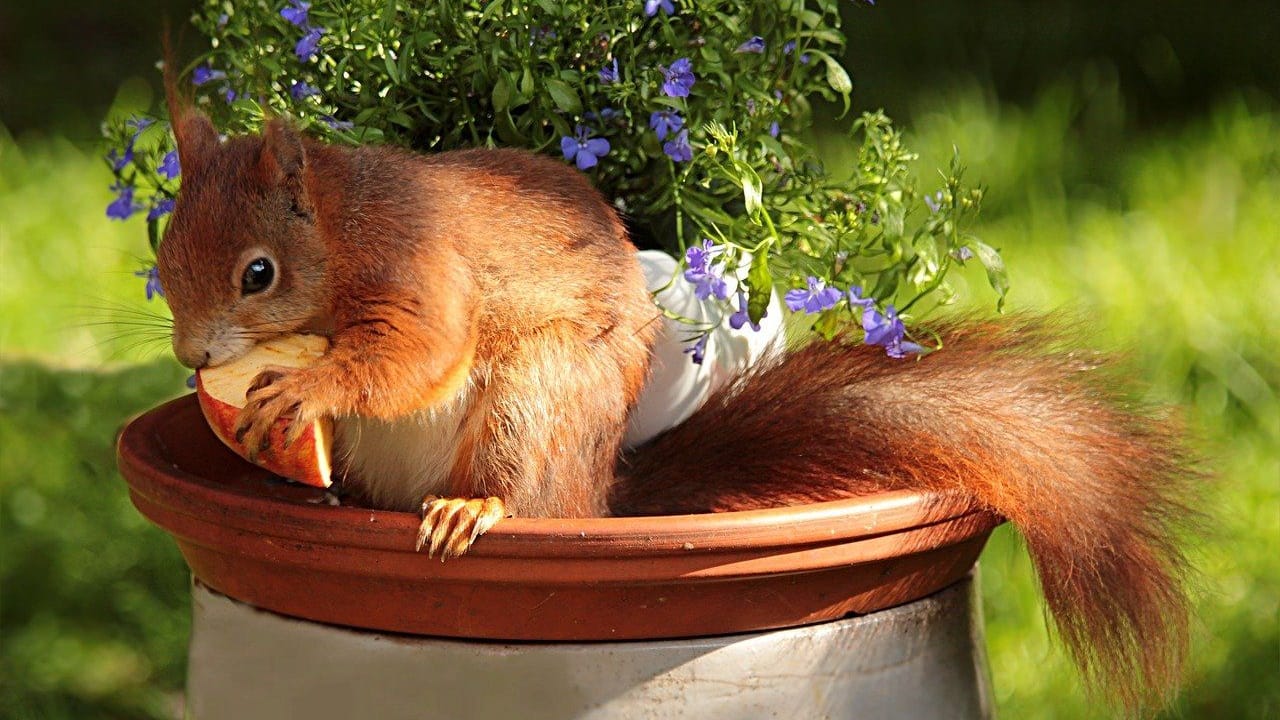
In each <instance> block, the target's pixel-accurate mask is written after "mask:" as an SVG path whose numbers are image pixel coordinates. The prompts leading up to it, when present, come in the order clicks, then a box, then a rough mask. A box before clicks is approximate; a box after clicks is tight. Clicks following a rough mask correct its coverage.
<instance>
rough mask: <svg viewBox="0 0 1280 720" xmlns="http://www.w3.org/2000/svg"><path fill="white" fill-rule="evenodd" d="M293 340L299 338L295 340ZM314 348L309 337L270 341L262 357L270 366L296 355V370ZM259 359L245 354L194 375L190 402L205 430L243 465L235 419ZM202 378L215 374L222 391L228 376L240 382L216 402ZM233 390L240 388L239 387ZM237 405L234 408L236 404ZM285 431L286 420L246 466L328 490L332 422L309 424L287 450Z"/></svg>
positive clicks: (275, 427) (243, 451)
mask: <svg viewBox="0 0 1280 720" xmlns="http://www.w3.org/2000/svg"><path fill="white" fill-rule="evenodd" d="M294 338H305V339H301V340H295V339H294ZM326 344H327V343H326ZM315 345H316V339H315V338H314V337H312V336H292V337H288V338H281V339H278V340H276V341H274V342H273V343H272V344H271V345H270V346H269V347H267V348H266V350H267V352H268V353H271V354H275V357H273V358H272V360H274V361H276V362H279V360H280V357H279V355H278V353H284V354H286V355H293V354H295V351H296V354H297V357H295V358H293V359H294V360H296V365H297V366H302V365H305V364H308V360H309V359H312V358H309V355H311V354H314V346H315ZM308 346H310V347H308ZM262 355H263V353H251V354H250V356H248V357H246V358H244V359H243V362H242V361H235V362H233V363H232V364H231V365H228V366H219V367H216V368H209V369H206V370H200V371H198V372H197V373H196V397H197V398H198V399H199V401H200V410H201V411H202V412H203V413H204V417H205V420H207V421H208V423H209V428H210V429H212V430H213V434H214V435H217V436H218V439H219V440H221V441H222V443H223V444H224V445H226V446H227V447H228V448H230V449H231V450H232V452H234V453H235V454H237V455H239V456H240V457H242V458H244V459H245V460H249V455H248V452H247V451H246V449H245V446H244V444H243V443H241V442H239V441H238V440H236V420H237V419H238V418H239V417H240V408H241V407H242V406H243V403H244V394H245V390H247V389H248V383H249V382H250V381H251V380H252V379H253V378H254V377H255V376H256V375H257V370H258V369H259V367H260V366H262V365H265V364H266V363H265V362H263V361H262ZM289 364H295V363H289ZM206 374H220V375H221V376H222V379H223V382H222V383H221V384H222V385H223V386H226V385H227V384H228V383H227V382H226V378H227V377H228V376H236V377H238V378H243V380H242V381H240V382H239V383H234V382H233V383H232V384H233V385H236V388H235V390H234V391H231V392H228V391H227V390H226V389H224V390H223V391H222V393H223V394H222V396H221V397H216V396H215V395H214V394H213V393H211V392H210V391H209V389H208V388H207V387H206V382H205V380H206V377H205V376H206ZM238 385H243V386H244V387H243V388H240V387H238ZM237 401H238V402H239V403H240V405H237V404H236V402H237ZM288 426H289V421H288V420H287V419H284V418H281V419H280V420H277V421H276V423H275V425H273V426H272V428H271V435H270V438H269V442H268V446H267V448H266V449H265V450H263V451H262V452H260V453H258V455H257V457H256V458H254V459H252V460H250V462H252V463H254V464H255V465H257V466H259V467H261V468H264V469H266V470H270V471H271V472H273V473H275V474H277V475H279V476H281V477H284V478H288V479H289V480H294V481H296V482H300V483H302V484H303V485H311V486H313V487H319V488H327V487H329V486H330V485H331V484H332V478H331V456H330V448H331V439H332V437H333V421H332V420H330V419H329V418H321V419H320V420H317V421H315V422H313V423H312V424H311V427H310V428H308V429H307V430H306V431H304V432H303V433H302V436H301V437H299V438H298V439H297V440H296V441H294V442H293V444H292V445H289V446H288V447H285V443H284V440H285V432H286V431H287V429H288Z"/></svg>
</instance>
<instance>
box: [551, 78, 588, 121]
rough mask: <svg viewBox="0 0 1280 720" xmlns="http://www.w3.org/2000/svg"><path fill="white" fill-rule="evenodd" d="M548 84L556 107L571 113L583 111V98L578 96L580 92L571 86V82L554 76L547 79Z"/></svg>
mask: <svg viewBox="0 0 1280 720" xmlns="http://www.w3.org/2000/svg"><path fill="white" fill-rule="evenodd" d="M546 85H547V92H549V93H551V100H552V102H554V103H555V104H556V107H558V108H560V109H561V110H562V111H564V112H567V113H571V114H576V113H579V112H582V100H581V99H580V98H579V97H578V92H577V91H576V90H574V89H573V88H571V87H569V83H566V82H565V81H563V80H557V79H554V78H552V79H549V80H547V81H546Z"/></svg>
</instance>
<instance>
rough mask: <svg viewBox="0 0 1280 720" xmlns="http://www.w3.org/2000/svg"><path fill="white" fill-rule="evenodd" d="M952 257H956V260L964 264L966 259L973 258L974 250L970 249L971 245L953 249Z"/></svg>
mask: <svg viewBox="0 0 1280 720" xmlns="http://www.w3.org/2000/svg"><path fill="white" fill-rule="evenodd" d="M951 257H953V258H955V259H956V262H958V263H960V264H961V265H963V264H964V261H965V260H971V259H973V251H972V250H970V249H969V247H968V246H967V245H966V246H965V247H961V248H956V249H955V250H952V251H951Z"/></svg>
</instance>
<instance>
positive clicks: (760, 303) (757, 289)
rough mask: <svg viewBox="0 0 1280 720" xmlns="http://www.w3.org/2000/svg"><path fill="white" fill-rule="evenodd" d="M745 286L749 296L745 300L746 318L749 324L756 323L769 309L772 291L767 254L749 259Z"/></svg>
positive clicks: (764, 252)
mask: <svg viewBox="0 0 1280 720" xmlns="http://www.w3.org/2000/svg"><path fill="white" fill-rule="evenodd" d="M747 286H748V287H750V288H751V295H750V297H748V298H747V316H748V317H750V318H751V322H753V323H758V322H760V318H762V317H764V313H765V310H768V309H769V296H770V294H771V293H772V291H773V274H772V273H771V272H769V252H768V250H767V249H766V250H764V251H762V252H759V253H756V255H755V257H753V258H752V259H751V270H750V271H748V272H747Z"/></svg>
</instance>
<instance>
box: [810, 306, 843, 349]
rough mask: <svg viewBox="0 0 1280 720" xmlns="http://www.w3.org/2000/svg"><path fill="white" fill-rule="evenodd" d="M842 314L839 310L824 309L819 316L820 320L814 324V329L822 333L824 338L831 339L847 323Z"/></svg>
mask: <svg viewBox="0 0 1280 720" xmlns="http://www.w3.org/2000/svg"><path fill="white" fill-rule="evenodd" d="M842 314H843V313H841V312H840V311H838V310H826V311H824V312H823V313H822V314H821V315H819V316H818V322H816V323H814V324H813V331H814V332H816V333H818V334H819V335H821V336H822V339H823V340H828V341H829V340H831V339H832V338H834V337H835V336H836V335H837V334H839V332H840V330H841V328H843V327H844V325H845V321H844V319H843V318H842V317H841V315H842Z"/></svg>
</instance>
